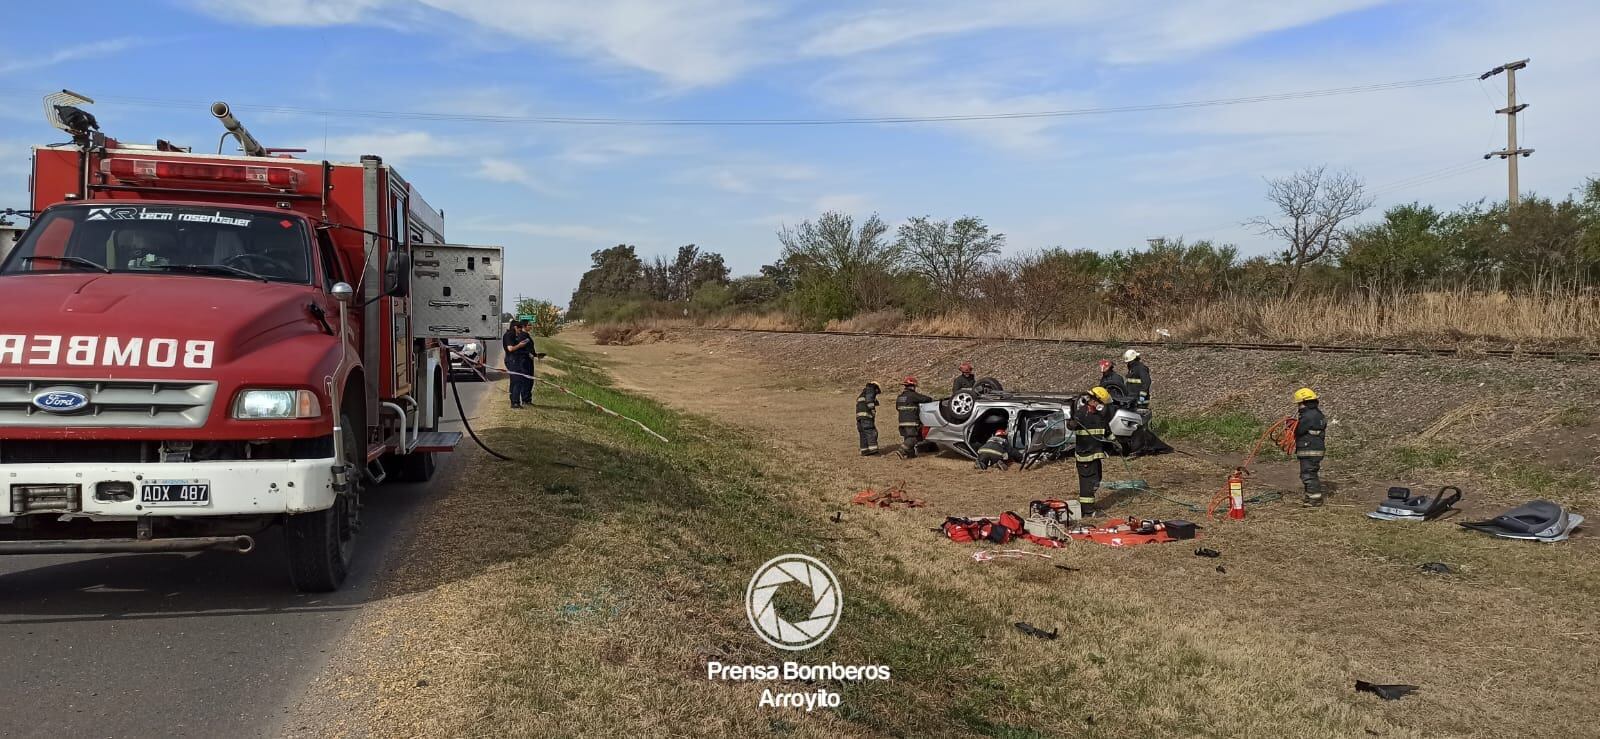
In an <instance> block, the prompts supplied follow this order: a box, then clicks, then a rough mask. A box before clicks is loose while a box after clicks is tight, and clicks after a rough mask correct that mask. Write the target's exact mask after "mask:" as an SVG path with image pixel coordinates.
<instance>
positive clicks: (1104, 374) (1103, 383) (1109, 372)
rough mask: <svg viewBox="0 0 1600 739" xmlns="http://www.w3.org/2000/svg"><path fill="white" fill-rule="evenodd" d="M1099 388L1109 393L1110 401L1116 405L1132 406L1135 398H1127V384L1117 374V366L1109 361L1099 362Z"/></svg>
mask: <svg viewBox="0 0 1600 739" xmlns="http://www.w3.org/2000/svg"><path fill="white" fill-rule="evenodd" d="M1099 366H1100V387H1103V388H1105V389H1106V392H1109V393H1111V400H1112V401H1113V402H1115V403H1116V404H1117V405H1132V404H1133V403H1132V401H1134V400H1136V398H1130V397H1128V383H1127V382H1126V381H1124V380H1123V379H1122V375H1119V374H1117V366H1116V365H1115V364H1112V363H1111V360H1109V359H1102V360H1100V364H1099Z"/></svg>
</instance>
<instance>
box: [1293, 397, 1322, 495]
mask: <svg viewBox="0 0 1600 739" xmlns="http://www.w3.org/2000/svg"><path fill="white" fill-rule="evenodd" d="M1294 402H1295V404H1296V405H1298V406H1299V409H1300V410H1299V417H1298V418H1297V419H1295V427H1294V456H1295V459H1297V460H1299V461H1300V484H1301V486H1303V487H1304V488H1305V503H1306V505H1309V506H1320V505H1322V479H1321V478H1320V477H1318V474H1319V473H1320V472H1321V471H1322V457H1323V455H1325V454H1327V452H1328V446H1327V433H1328V418H1327V416H1324V415H1322V408H1321V407H1319V402H1318V399H1317V393H1316V391H1314V390H1312V389H1311V388H1308V387H1303V388H1300V389H1299V390H1296V391H1294Z"/></svg>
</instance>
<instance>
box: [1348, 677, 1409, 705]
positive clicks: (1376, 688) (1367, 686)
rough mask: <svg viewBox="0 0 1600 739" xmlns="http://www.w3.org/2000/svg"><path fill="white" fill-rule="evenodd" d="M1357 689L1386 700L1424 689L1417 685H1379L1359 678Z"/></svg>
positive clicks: (1397, 698) (1395, 699)
mask: <svg viewBox="0 0 1600 739" xmlns="http://www.w3.org/2000/svg"><path fill="white" fill-rule="evenodd" d="M1356 690H1358V691H1360V692H1363V693H1371V694H1373V695H1375V696H1378V697H1379V698H1382V699H1384V700H1386V701H1397V700H1400V699H1401V698H1404V697H1406V696H1408V695H1411V694H1412V693H1415V692H1417V691H1419V690H1422V688H1420V687H1418V686H1416V685H1378V684H1376V683H1369V682H1367V681H1365V680H1357V681H1356Z"/></svg>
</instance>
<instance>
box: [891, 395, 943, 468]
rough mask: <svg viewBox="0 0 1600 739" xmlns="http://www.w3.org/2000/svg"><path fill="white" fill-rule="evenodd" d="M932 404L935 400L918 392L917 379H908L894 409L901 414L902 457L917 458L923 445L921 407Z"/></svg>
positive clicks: (895, 402)
mask: <svg viewBox="0 0 1600 739" xmlns="http://www.w3.org/2000/svg"><path fill="white" fill-rule="evenodd" d="M932 402H933V398H930V397H928V396H926V395H923V394H922V393H919V392H917V378H915V377H907V378H906V381H905V384H904V386H903V388H902V389H901V390H900V395H899V396H898V397H896V398H895V399H894V408H895V410H896V411H898V412H899V414H900V456H901V457H904V458H906V459H913V458H915V457H916V456H917V445H918V444H920V443H922V417H921V415H920V414H919V413H918V410H919V406H921V405H922V404H923V403H932Z"/></svg>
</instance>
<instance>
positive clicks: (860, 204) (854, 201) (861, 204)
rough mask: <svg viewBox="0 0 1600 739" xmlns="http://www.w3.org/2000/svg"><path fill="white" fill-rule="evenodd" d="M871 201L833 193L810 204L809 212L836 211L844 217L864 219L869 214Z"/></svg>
mask: <svg viewBox="0 0 1600 739" xmlns="http://www.w3.org/2000/svg"><path fill="white" fill-rule="evenodd" d="M871 203H872V201H871V200H870V199H868V198H867V196H865V195H859V194H856V193H835V194H830V195H823V196H822V197H819V198H817V200H816V202H814V203H812V204H811V210H813V211H815V212H817V213H825V212H827V211H830V210H831V211H837V212H839V213H844V214H846V215H852V216H859V217H865V216H867V215H868V214H869V207H870V206H871Z"/></svg>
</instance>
